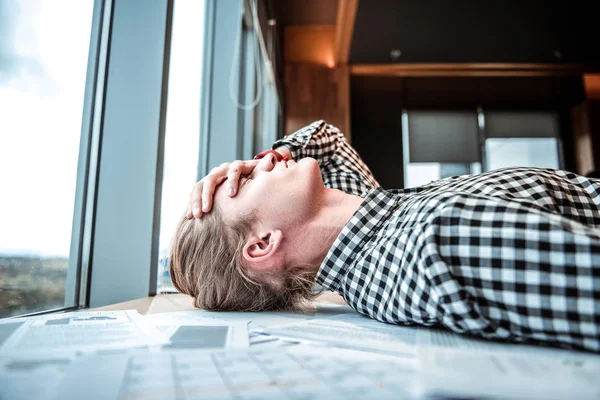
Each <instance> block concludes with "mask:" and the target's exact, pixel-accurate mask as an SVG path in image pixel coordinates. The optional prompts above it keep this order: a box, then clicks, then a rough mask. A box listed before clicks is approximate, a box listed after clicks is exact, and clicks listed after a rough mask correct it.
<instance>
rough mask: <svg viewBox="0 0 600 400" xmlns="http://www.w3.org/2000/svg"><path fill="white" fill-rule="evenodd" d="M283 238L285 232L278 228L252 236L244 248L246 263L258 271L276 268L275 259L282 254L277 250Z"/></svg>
mask: <svg viewBox="0 0 600 400" xmlns="http://www.w3.org/2000/svg"><path fill="white" fill-rule="evenodd" d="M282 238H283V234H282V233H281V231H280V230H278V229H277V230H274V231H270V232H265V233H262V234H260V235H258V236H256V235H253V236H251V237H250V238H249V239H248V241H246V244H244V248H243V249H242V256H243V257H244V261H245V263H246V265H247V266H248V267H249V268H251V269H253V270H256V271H265V270H272V269H274V268H276V265H275V260H276V258H278V257H275V256H280V254H279V252H278V251H277V250H278V249H279V246H280V245H281V241H282Z"/></svg>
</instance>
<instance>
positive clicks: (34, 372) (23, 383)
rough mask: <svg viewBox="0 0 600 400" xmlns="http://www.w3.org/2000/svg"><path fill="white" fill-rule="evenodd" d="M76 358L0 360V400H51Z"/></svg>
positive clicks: (23, 356)
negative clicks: (66, 370)
mask: <svg viewBox="0 0 600 400" xmlns="http://www.w3.org/2000/svg"><path fill="white" fill-rule="evenodd" d="M76 358H77V355H76V354H75V353H55V354H51V355H45V356H44V355H37V354H28V355H26V354H19V355H16V354H13V355H9V356H2V357H0V399H11V400H30V399H36V400H46V399H51V398H53V397H54V395H55V394H56V389H57V388H58V384H59V382H60V380H61V378H62V376H63V374H64V371H65V369H66V368H67V367H68V366H69V365H70V364H71V363H72V362H73V361H74V360H75V359H76Z"/></svg>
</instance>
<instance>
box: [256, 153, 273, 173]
mask: <svg viewBox="0 0 600 400" xmlns="http://www.w3.org/2000/svg"><path fill="white" fill-rule="evenodd" d="M276 163H277V159H276V158H275V156H274V155H273V154H267V155H265V156H264V157H263V158H262V159H261V160H260V162H259V163H258V169H259V170H261V171H266V172H269V171H271V170H272V169H273V168H275V164H276Z"/></svg>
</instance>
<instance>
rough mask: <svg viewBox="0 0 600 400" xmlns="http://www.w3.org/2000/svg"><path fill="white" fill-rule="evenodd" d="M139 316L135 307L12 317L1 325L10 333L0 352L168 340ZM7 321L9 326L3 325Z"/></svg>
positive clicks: (130, 345) (125, 345)
mask: <svg viewBox="0 0 600 400" xmlns="http://www.w3.org/2000/svg"><path fill="white" fill-rule="evenodd" d="M140 318H141V315H140V314H139V313H138V312H137V311H135V310H133V311H131V310H130V311H105V312H94V311H88V312H72V313H66V314H51V315H43V316H39V317H35V318H27V319H25V320H23V321H22V322H21V321H19V320H15V322H16V324H17V325H15V324H13V323H9V324H2V325H0V327H2V328H0V330H3V331H5V332H6V331H8V334H9V335H8V337H7V338H6V339H5V340H3V341H2V344H1V347H0V354H6V353H18V354H24V353H30V352H36V353H40V352H42V353H43V352H56V351H81V352H89V351H95V350H107V349H122V348H134V347H150V346H155V345H161V344H168V343H169V342H168V340H165V339H164V337H163V335H161V334H160V333H159V332H158V331H157V330H156V328H155V327H154V326H153V325H151V324H146V323H144V322H143V321H142V320H141V319H140ZM17 321H19V322H17ZM20 322H21V323H20ZM19 323H20V325H19ZM6 325H9V326H11V325H12V326H11V327H10V328H9V329H5V326H6ZM14 328H16V329H14ZM0 340H1V339H0Z"/></svg>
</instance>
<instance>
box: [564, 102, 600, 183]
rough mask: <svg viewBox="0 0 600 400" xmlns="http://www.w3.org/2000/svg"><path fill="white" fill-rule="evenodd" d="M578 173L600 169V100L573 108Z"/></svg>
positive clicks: (572, 116) (583, 173)
mask: <svg viewBox="0 0 600 400" xmlns="http://www.w3.org/2000/svg"><path fill="white" fill-rule="evenodd" d="M571 123H572V130H573V142H574V147H575V162H576V165H577V171H576V172H577V173H578V174H581V175H585V174H587V173H589V172H591V171H593V170H600V101H586V102H584V103H582V104H579V105H577V106H575V107H573V109H572V110H571Z"/></svg>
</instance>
